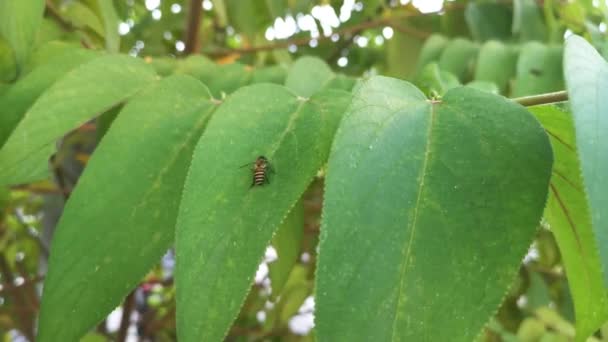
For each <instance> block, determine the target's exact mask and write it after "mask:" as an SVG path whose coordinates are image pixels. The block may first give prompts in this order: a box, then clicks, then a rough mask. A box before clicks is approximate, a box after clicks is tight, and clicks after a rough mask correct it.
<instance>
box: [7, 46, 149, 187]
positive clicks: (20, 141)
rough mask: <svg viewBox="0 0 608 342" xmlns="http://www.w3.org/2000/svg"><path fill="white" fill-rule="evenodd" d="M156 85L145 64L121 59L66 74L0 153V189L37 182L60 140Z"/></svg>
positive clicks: (115, 57) (101, 61) (99, 61)
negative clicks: (42, 168)
mask: <svg viewBox="0 0 608 342" xmlns="http://www.w3.org/2000/svg"><path fill="white" fill-rule="evenodd" d="M155 79H156V76H155V74H154V72H153V70H152V69H151V68H150V67H149V66H148V65H146V64H145V63H144V62H143V61H141V60H138V59H136V58H132V57H128V56H121V55H111V56H102V57H99V58H96V59H94V60H92V61H90V62H88V63H86V64H84V65H81V66H79V67H77V68H76V69H73V70H71V71H70V72H68V73H67V74H66V75H65V76H63V78H61V79H60V80H59V81H57V82H56V83H55V84H53V86H52V87H51V88H50V89H49V90H47V91H46V92H45V93H44V94H43V95H42V96H40V98H38V100H37V101H36V103H34V105H33V106H31V107H30V108H29V110H28V111H27V113H26V114H25V116H24V117H23V119H22V120H21V122H19V124H18V125H17V127H16V128H15V130H14V131H13V133H12V135H11V136H10V137H9V138H8V140H7V141H6V143H5V144H4V146H2V149H0V165H3V168H2V169H0V184H18V183H24V182H29V181H32V180H36V179H38V177H40V172H39V170H40V169H41V167H42V166H44V165H46V160H47V159H48V157H49V155H48V152H49V149H52V147H53V146H52V145H53V143H54V142H55V141H56V140H57V139H59V138H61V136H63V135H64V134H65V133H67V132H68V131H70V130H72V129H74V128H76V127H78V126H80V125H82V124H84V123H85V122H87V121H88V120H90V119H91V118H93V117H95V116H96V115H99V114H101V113H103V112H105V111H107V110H109V109H110V108H112V107H114V106H116V105H118V104H120V103H121V102H123V101H125V100H127V99H128V98H129V97H131V96H132V95H134V94H136V93H137V92H138V91H139V90H141V89H142V88H143V87H145V86H147V85H148V84H149V83H151V82H154V81H155ZM4 165H6V167H4Z"/></svg>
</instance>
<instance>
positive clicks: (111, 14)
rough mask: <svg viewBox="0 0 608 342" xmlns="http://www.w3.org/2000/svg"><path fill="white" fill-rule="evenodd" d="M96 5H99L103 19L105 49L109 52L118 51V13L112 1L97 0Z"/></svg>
mask: <svg viewBox="0 0 608 342" xmlns="http://www.w3.org/2000/svg"><path fill="white" fill-rule="evenodd" d="M97 6H99V14H100V16H101V19H102V21H103V26H104V33H105V34H104V37H105V39H106V50H108V51H109V52H119V50H120V35H119V34H118V15H117V14H116V10H115V9H114V3H113V2H112V1H107V0H97Z"/></svg>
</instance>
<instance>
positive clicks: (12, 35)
mask: <svg viewBox="0 0 608 342" xmlns="http://www.w3.org/2000/svg"><path fill="white" fill-rule="evenodd" d="M43 11H44V0H18V1H15V0H0V36H3V37H4V39H6V40H7V41H8V42H9V43H10V44H11V46H12V47H13V50H14V51H15V57H16V59H17V64H18V65H19V67H22V66H23V64H25V62H26V61H27V58H28V56H29V54H30V51H31V49H32V46H33V44H34V40H35V38H36V32H37V31H38V27H39V26H40V22H41V20H42V13H43Z"/></svg>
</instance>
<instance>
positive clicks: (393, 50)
mask: <svg viewBox="0 0 608 342" xmlns="http://www.w3.org/2000/svg"><path fill="white" fill-rule="evenodd" d="M423 46H424V44H423V40H422V39H420V38H418V37H413V36H412V35H411V34H406V33H401V32H399V31H395V33H394V35H393V37H392V38H391V39H390V40H388V41H387V42H386V71H385V73H384V74H385V75H386V76H391V77H395V78H402V79H406V78H410V77H411V76H412V75H413V74H414V73H415V72H416V62H417V61H418V56H419V55H420V52H421V50H422V48H423ZM404 51H407V53H403V52H404Z"/></svg>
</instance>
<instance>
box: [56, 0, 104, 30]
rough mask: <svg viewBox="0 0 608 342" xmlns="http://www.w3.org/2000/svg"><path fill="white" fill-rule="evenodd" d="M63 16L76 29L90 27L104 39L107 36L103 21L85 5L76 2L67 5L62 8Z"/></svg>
mask: <svg viewBox="0 0 608 342" xmlns="http://www.w3.org/2000/svg"><path fill="white" fill-rule="evenodd" d="M61 15H62V16H63V17H64V18H65V19H66V20H68V21H69V22H70V23H71V24H72V25H74V26H75V27H78V28H86V27H88V28H90V29H91V30H92V31H93V32H95V33H96V34H98V35H99V36H100V37H104V35H105V31H104V28H103V24H102V23H101V20H100V19H99V17H98V16H97V14H95V12H94V11H93V10H92V9H91V8H89V6H87V5H86V4H84V3H81V2H76V1H72V2H68V3H66V4H65V5H64V6H62V7H61Z"/></svg>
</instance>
